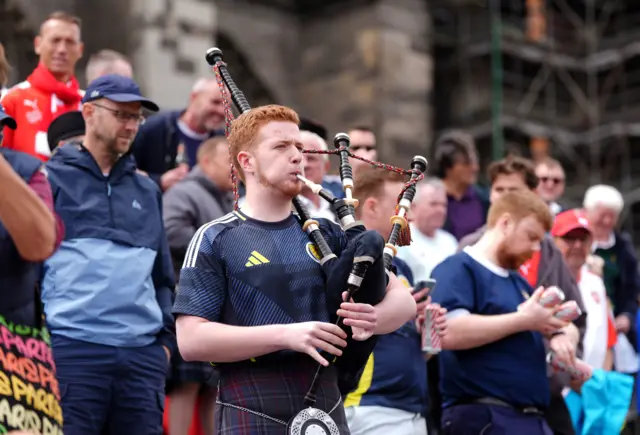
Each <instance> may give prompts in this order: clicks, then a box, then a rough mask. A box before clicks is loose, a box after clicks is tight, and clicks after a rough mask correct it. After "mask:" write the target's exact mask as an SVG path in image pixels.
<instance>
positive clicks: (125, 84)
mask: <svg viewBox="0 0 640 435" xmlns="http://www.w3.org/2000/svg"><path fill="white" fill-rule="evenodd" d="M101 98H106V99H107V100H111V101H115V102H116V103H133V102H140V103H142V107H144V108H145V109H148V110H151V111H152V112H157V111H158V110H160V108H159V107H158V105H157V104H156V103H154V102H153V101H151V100H149V99H147V98H144V97H143V96H142V94H141V93H140V87H139V86H138V85H137V83H136V82H134V81H133V79H130V78H129V77H124V76H119V75H117V74H108V75H106V76H102V77H98V78H97V79H95V80H94V81H92V82H91V83H89V86H87V90H86V91H85V93H84V97H83V98H82V102H83V103H88V102H90V101H95V100H99V99H101Z"/></svg>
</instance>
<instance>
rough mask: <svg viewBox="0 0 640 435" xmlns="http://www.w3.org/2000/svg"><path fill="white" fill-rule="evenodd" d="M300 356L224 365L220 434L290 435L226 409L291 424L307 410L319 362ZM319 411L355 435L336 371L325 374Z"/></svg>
mask: <svg viewBox="0 0 640 435" xmlns="http://www.w3.org/2000/svg"><path fill="white" fill-rule="evenodd" d="M302 356H304V358H300V357H297V356H295V357H294V358H292V359H291V360H290V359H286V360H284V361H283V362H281V363H279V364H278V363H269V364H266V365H265V364H264V363H261V362H257V363H253V364H251V363H246V364H245V363H243V364H242V365H239V366H236V367H234V366H220V383H219V386H218V401H219V402H220V403H219V404H216V409H215V419H216V433H217V434H218V435H285V434H286V433H287V427H286V425H283V424H282V423H278V422H275V421H273V420H271V419H269V418H266V417H262V416H258V415H255V414H253V413H251V412H247V411H242V410H238V409H236V408H233V407H230V406H225V405H224V404H231V405H235V406H239V407H243V408H246V409H248V410H251V411H254V412H260V413H262V414H265V415H268V416H270V417H272V418H275V419H278V420H281V421H283V422H285V423H288V422H289V420H291V418H293V417H294V416H295V415H296V414H297V413H298V412H300V411H301V410H302V409H303V408H304V406H303V403H304V396H305V394H306V392H307V391H308V389H309V386H310V385H311V380H312V379H313V375H314V373H315V370H316V367H317V363H316V362H315V361H314V360H313V359H311V358H310V357H308V356H307V355H302ZM316 396H317V400H316V404H315V405H314V407H315V408H318V409H321V410H323V411H325V412H327V413H329V411H331V409H333V408H334V407H335V409H334V410H333V411H332V412H331V413H329V415H330V416H331V418H333V420H334V421H335V422H336V424H337V425H338V428H339V429H340V434H341V435H349V434H350V432H349V427H348V425H347V419H346V416H345V412H344V406H343V404H342V403H340V404H339V405H338V406H335V405H336V403H338V401H339V400H340V391H339V390H338V378H337V374H336V370H335V368H334V367H329V368H325V369H323V372H322V374H321V377H320V385H319V387H318V391H317V393H316Z"/></svg>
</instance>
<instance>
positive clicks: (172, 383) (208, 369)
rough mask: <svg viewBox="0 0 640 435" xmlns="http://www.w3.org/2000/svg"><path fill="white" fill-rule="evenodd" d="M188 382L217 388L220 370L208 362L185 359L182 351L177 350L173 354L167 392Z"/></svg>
mask: <svg viewBox="0 0 640 435" xmlns="http://www.w3.org/2000/svg"><path fill="white" fill-rule="evenodd" d="M186 383H196V384H202V385H205V386H208V387H214V388H215V387H216V386H217V385H218V372H217V370H216V369H214V368H213V366H212V365H211V364H209V363H208V362H200V361H185V360H184V359H182V355H180V352H178V351H176V352H174V353H173V355H171V370H170V372H169V376H168V379H167V392H170V391H171V390H172V389H173V388H174V387H177V386H180V385H182V384H186Z"/></svg>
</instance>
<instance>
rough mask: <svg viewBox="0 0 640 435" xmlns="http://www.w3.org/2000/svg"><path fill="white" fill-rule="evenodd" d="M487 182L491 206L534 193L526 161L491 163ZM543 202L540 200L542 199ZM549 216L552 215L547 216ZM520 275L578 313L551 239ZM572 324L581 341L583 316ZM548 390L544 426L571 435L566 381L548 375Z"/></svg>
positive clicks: (474, 237)
mask: <svg viewBox="0 0 640 435" xmlns="http://www.w3.org/2000/svg"><path fill="white" fill-rule="evenodd" d="M487 173H488V178H489V180H490V181H491V193H490V199H491V202H492V203H494V202H496V201H498V200H499V199H500V198H501V197H502V196H503V195H506V194H507V193H509V192H525V191H530V192H535V189H536V187H537V186H538V177H537V176H536V173H535V166H534V165H533V163H532V162H531V161H530V160H527V159H525V158H522V157H514V156H511V157H507V158H505V159H502V160H499V161H497V162H493V163H492V164H491V165H490V166H489V169H488V170H487ZM543 200H544V199H543ZM551 213H552V214H553V212H551ZM486 230H487V228H486V226H483V227H482V228H480V229H478V231H476V232H474V233H472V234H469V235H468V236H466V237H463V239H462V240H461V241H460V245H459V249H460V250H462V249H463V248H465V247H466V246H470V245H473V244H475V243H477V242H478V240H480V239H481V238H482V235H483V234H484V233H485V232H486ZM518 270H519V272H520V274H521V275H522V276H523V277H524V278H525V279H526V280H527V281H528V282H529V284H530V285H531V286H532V287H534V288H537V287H540V286H542V287H550V286H557V287H559V288H560V289H562V291H563V292H564V295H565V297H566V299H565V300H567V301H575V302H576V303H577V304H578V306H579V307H580V309H581V310H582V312H584V311H585V310H584V304H583V302H582V297H581V295H580V290H579V288H578V285H577V283H576V281H575V278H574V276H573V274H572V273H571V270H570V269H569V267H568V266H567V263H566V262H565V260H564V258H563V256H562V253H561V252H560V250H558V248H557V247H556V245H555V243H554V241H553V239H552V238H551V237H549V236H546V237H545V238H544V239H543V240H542V241H541V242H540V250H539V251H535V252H533V255H531V257H530V258H528V259H527V261H525V262H524V263H523V264H522V265H521V266H520V267H519V269H518ZM573 324H574V325H575V326H576V328H578V331H579V333H580V337H584V333H585V330H586V320H585V316H580V317H579V318H578V319H576V320H575V321H574V322H573ZM581 353H582V340H580V341H579V344H578V354H579V355H581ZM549 382H550V387H551V405H550V406H549V407H548V408H547V410H546V412H545V418H546V420H547V423H548V424H549V426H550V427H551V429H552V430H553V432H554V434H556V435H572V434H573V433H574V429H573V424H572V422H571V416H570V415H569V411H568V409H567V407H566V405H565V401H564V398H563V396H562V390H563V388H564V387H566V386H568V382H569V379H568V378H567V377H566V376H564V375H562V374H559V373H552V374H551V375H550V378H549Z"/></svg>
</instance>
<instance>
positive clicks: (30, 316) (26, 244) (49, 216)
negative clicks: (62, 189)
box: [0, 106, 64, 435]
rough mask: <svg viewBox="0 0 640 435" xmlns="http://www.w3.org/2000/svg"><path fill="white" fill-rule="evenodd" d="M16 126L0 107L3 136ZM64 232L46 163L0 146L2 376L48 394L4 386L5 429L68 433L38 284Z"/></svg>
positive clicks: (0, 396)
mask: <svg viewBox="0 0 640 435" xmlns="http://www.w3.org/2000/svg"><path fill="white" fill-rule="evenodd" d="M16 126H17V124H16V121H15V120H14V119H13V118H11V117H9V116H8V115H7V114H6V113H5V112H4V110H3V108H2V106H0V143H1V142H2V128H3V127H7V128H10V129H15V128H16ZM59 223H60V222H59V221H58V224H59ZM63 233H64V229H63V228H62V227H61V226H58V225H57V222H56V217H55V215H54V213H53V200H52V196H51V187H50V185H49V182H48V181H47V175H46V172H45V171H44V170H43V168H42V162H41V161H40V160H39V159H37V158H36V157H32V156H30V155H28V154H26V153H23V152H20V151H15V150H10V149H7V148H0V337H2V339H0V379H3V380H9V379H10V380H11V384H12V385H13V392H16V391H18V389H20V388H21V389H22V391H29V389H31V390H32V391H36V390H37V391H38V396H39V397H42V400H39V401H38V400H33V396H30V395H29V394H15V395H14V394H13V392H12V390H11V389H6V388H4V389H0V407H3V409H5V410H6V411H7V412H5V413H0V432H1V433H8V434H15V435H20V434H25V433H27V432H26V431H28V432H29V433H33V432H32V431H36V432H38V433H41V431H42V432H44V433H62V413H61V411H60V405H59V403H58V402H59V399H58V397H59V388H58V383H57V381H56V379H55V367H54V366H53V363H52V358H51V348H50V346H49V341H48V337H49V336H48V334H47V333H46V330H45V328H44V325H43V323H44V322H43V320H42V315H41V310H40V303H39V300H38V294H37V290H36V289H37V284H38V279H39V274H40V270H41V267H42V261H43V260H45V259H46V258H47V257H49V256H50V255H51V254H52V253H53V252H54V250H55V249H56V246H57V241H56V239H57V237H56V236H57V235H58V236H61V235H62V234H63ZM10 361H12V362H10ZM24 367H32V369H29V370H33V371H31V372H30V373H26V371H25V370H24ZM3 382H4V381H3ZM42 403H47V405H46V406H44V407H43V406H41V404H42ZM18 413H19V415H18ZM16 416H17V418H16ZM22 430H24V431H25V432H22Z"/></svg>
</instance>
